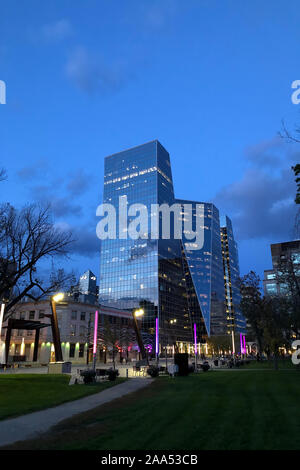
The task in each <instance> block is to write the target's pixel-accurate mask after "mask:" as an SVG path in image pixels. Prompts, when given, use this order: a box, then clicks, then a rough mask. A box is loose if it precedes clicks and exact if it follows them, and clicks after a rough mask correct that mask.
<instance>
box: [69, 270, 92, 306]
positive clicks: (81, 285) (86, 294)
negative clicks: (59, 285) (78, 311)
mask: <svg viewBox="0 0 300 470" xmlns="http://www.w3.org/2000/svg"><path fill="white" fill-rule="evenodd" d="M98 291H99V289H98V286H97V278H96V276H95V274H93V273H92V271H91V270H89V269H88V270H87V271H85V272H84V273H83V274H82V275H81V276H80V278H79V282H78V284H77V285H76V286H73V287H72V288H71V290H70V292H69V296H70V297H72V299H73V300H76V301H78V302H82V303H87V304H97V303H98Z"/></svg>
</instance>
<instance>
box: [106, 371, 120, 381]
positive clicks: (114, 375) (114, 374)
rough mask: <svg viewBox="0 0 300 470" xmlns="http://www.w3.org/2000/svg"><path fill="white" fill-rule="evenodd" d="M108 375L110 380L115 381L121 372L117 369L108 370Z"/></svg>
mask: <svg viewBox="0 0 300 470" xmlns="http://www.w3.org/2000/svg"><path fill="white" fill-rule="evenodd" d="M107 375H108V380H110V381H113V380H116V378H117V377H118V375H119V371H118V370H117V369H108V371H107Z"/></svg>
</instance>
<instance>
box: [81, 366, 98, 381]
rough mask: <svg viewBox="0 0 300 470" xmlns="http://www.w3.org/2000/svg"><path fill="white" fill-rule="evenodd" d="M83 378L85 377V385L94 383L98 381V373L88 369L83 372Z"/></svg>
mask: <svg viewBox="0 0 300 470" xmlns="http://www.w3.org/2000/svg"><path fill="white" fill-rule="evenodd" d="M80 375H81V377H83V382H84V383H85V384H90V383H94V382H95V381H96V371H94V370H91V369H86V370H83V371H81V373H80Z"/></svg>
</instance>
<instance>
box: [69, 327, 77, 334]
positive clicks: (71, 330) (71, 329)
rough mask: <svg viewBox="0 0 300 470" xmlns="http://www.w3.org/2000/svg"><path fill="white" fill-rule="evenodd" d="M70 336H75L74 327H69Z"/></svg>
mask: <svg viewBox="0 0 300 470" xmlns="http://www.w3.org/2000/svg"><path fill="white" fill-rule="evenodd" d="M70 335H71V336H75V335H76V325H70Z"/></svg>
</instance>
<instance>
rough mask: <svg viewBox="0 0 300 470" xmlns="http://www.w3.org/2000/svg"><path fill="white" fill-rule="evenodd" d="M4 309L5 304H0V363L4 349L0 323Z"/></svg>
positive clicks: (1, 362)
mask: <svg viewBox="0 0 300 470" xmlns="http://www.w3.org/2000/svg"><path fill="white" fill-rule="evenodd" d="M4 309H5V304H4V303H2V304H1V309H0V364H3V363H4V351H2V347H3V346H2V338H1V334H2V325H3V317H4Z"/></svg>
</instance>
